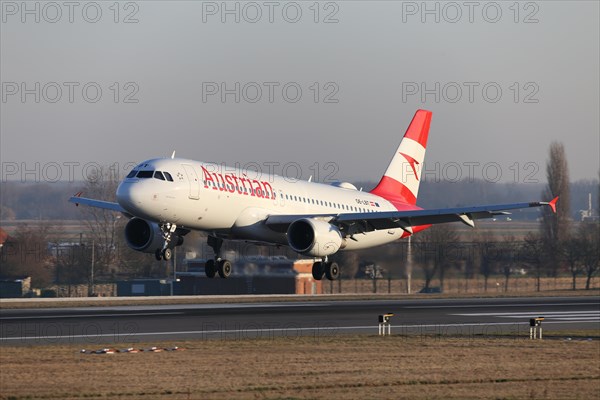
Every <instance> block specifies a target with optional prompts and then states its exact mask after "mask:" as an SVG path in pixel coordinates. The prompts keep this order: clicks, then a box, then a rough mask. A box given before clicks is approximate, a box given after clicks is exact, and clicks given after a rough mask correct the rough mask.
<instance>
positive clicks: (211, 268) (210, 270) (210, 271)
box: [204, 260, 217, 278]
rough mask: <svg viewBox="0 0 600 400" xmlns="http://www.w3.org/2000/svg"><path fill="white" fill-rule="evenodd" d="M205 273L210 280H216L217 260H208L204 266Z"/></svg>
mask: <svg viewBox="0 0 600 400" xmlns="http://www.w3.org/2000/svg"><path fill="white" fill-rule="evenodd" d="M204 273H205V274H206V276H207V277H208V278H214V277H215V274H216V273H217V269H216V268H215V260H208V261H207V262H206V264H204Z"/></svg>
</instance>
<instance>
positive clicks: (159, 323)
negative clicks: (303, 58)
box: [0, 296, 600, 346]
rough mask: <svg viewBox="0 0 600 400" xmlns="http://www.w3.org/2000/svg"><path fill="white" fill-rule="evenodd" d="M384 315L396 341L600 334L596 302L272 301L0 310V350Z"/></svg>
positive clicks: (310, 332) (343, 323)
mask: <svg viewBox="0 0 600 400" xmlns="http://www.w3.org/2000/svg"><path fill="white" fill-rule="evenodd" d="M199 301H201V299H199ZM385 313H393V314H394V316H393V317H392V319H391V325H392V333H393V334H405V335H460V336H463V337H469V336H471V337H473V336H481V335H490V336H495V335H512V336H515V337H519V336H523V337H524V336H526V335H527V333H528V331H529V318H533V317H539V316H543V317H544V318H545V320H544V322H543V328H544V332H546V333H547V334H548V333H552V331H557V330H565V329H568V330H571V331H573V330H581V329H586V330H590V329H592V330H596V331H598V333H599V334H600V298H598V297H597V296H593V297H521V298H502V299H418V300H414V299H413V300H368V301H329V300H320V301H303V302H267V301H265V302H261V303H234V304H231V303H227V304H226V303H222V304H189V305H161V306H115V307H82V308H54V309H19V310H1V311H0V345H3V346H6V345H44V344H51V343H82V344H104V343H107V344H108V343H114V344H122V345H125V344H133V343H137V342H148V341H156V340H160V341H165V340H166V341H177V340H187V339H201V340H211V339H222V340H242V339H246V338H258V337H260V338H273V337H279V336H283V337H287V338H291V339H293V338H299V337H314V338H316V339H318V338H322V337H332V336H336V335H343V334H361V335H376V334H377V332H378V315H380V314H385Z"/></svg>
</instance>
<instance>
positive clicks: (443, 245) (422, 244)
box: [416, 224, 459, 291]
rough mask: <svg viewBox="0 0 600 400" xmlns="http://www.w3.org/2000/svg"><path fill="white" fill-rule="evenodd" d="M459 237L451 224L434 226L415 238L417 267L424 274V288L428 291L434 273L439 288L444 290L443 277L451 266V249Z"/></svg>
mask: <svg viewBox="0 0 600 400" xmlns="http://www.w3.org/2000/svg"><path fill="white" fill-rule="evenodd" d="M458 240H459V236H458V233H456V228H454V226H452V225H451V224H440V225H434V226H432V227H431V228H429V229H428V230H426V231H425V232H423V233H421V234H419V236H417V240H416V242H417V246H416V249H417V251H418V260H419V261H420V262H419V265H420V266H421V268H422V269H423V273H424V274H425V288H426V289H428V288H429V285H430V284H431V280H432V279H433V277H434V276H435V274H436V273H438V274H439V280H440V288H441V289H442V291H443V290H444V276H445V273H446V270H447V269H448V267H449V266H450V265H452V262H453V261H455V260H453V258H452V256H453V254H452V249H453V246H455V245H456V244H457V243H458Z"/></svg>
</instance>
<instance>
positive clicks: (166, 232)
mask: <svg viewBox="0 0 600 400" xmlns="http://www.w3.org/2000/svg"><path fill="white" fill-rule="evenodd" d="M160 230H161V232H162V235H163V238H164V239H165V241H164V244H163V247H162V249H156V252H155V253H154V256H155V257H156V259H157V260H158V261H160V260H163V259H164V260H166V261H169V260H170V259H171V257H173V250H172V249H171V248H170V247H169V245H170V244H171V240H172V239H173V233H175V230H177V225H175V224H171V223H166V224H161V225H160ZM176 237H177V236H176ZM179 239H183V237H181V236H179ZM180 242H181V240H180ZM180 244H181V243H176V244H175V245H176V246H179V245H180Z"/></svg>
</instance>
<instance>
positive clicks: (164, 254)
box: [162, 247, 173, 261]
mask: <svg viewBox="0 0 600 400" xmlns="http://www.w3.org/2000/svg"><path fill="white" fill-rule="evenodd" d="M172 256H173V250H171V249H169V248H168V247H167V248H166V249H164V250H163V252H162V257H163V258H164V259H165V260H166V261H169V260H170V259H171V257H172Z"/></svg>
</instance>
